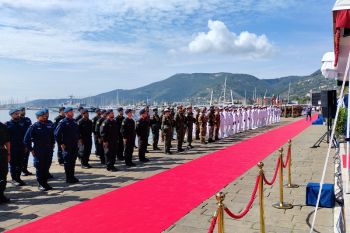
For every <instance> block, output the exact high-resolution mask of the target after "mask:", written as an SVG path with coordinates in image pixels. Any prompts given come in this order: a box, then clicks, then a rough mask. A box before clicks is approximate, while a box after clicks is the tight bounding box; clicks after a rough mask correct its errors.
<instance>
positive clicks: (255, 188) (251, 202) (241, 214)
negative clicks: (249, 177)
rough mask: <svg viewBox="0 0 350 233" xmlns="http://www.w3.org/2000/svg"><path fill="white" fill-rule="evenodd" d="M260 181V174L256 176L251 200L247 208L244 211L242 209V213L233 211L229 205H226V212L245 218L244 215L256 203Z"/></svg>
mask: <svg viewBox="0 0 350 233" xmlns="http://www.w3.org/2000/svg"><path fill="white" fill-rule="evenodd" d="M259 181H260V176H257V177H256V181H255V186H254V189H253V192H252V195H251V197H250V200H249V202H248V204H247V206H246V207H245V209H244V210H243V211H241V213H239V214H235V213H232V212H231V211H230V210H229V209H228V208H227V207H225V212H226V213H227V214H228V215H229V216H230V217H231V218H234V219H240V218H243V217H244V216H245V215H246V214H247V213H248V212H249V210H250V208H251V207H252V205H253V203H254V199H255V195H256V192H257V191H258V187H259Z"/></svg>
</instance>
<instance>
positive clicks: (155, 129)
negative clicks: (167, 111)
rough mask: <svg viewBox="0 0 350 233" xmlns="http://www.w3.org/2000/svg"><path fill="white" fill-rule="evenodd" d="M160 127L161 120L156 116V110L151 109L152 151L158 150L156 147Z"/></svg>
mask: <svg viewBox="0 0 350 233" xmlns="http://www.w3.org/2000/svg"><path fill="white" fill-rule="evenodd" d="M161 125H162V120H161V118H160V117H159V115H158V108H154V109H153V115H152V117H151V129H152V135H153V150H160V149H159V147H158V141H159V130H160V128H161Z"/></svg>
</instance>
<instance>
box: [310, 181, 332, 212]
mask: <svg viewBox="0 0 350 233" xmlns="http://www.w3.org/2000/svg"><path fill="white" fill-rule="evenodd" d="M319 190H320V184H319V183H308V184H307V186H306V205H308V206H316V202H317V196H318V192H319ZM334 205H335V196H334V185H333V184H323V187H322V192H321V198H320V204H319V206H320V207H326V208H333V207H334Z"/></svg>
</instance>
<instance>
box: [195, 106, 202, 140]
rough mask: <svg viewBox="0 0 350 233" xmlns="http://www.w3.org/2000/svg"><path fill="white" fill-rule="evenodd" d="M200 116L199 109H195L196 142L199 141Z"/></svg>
mask: <svg viewBox="0 0 350 233" xmlns="http://www.w3.org/2000/svg"><path fill="white" fill-rule="evenodd" d="M200 114H201V110H200V108H196V116H195V124H196V140H200V137H199V135H200V124H199V116H200Z"/></svg>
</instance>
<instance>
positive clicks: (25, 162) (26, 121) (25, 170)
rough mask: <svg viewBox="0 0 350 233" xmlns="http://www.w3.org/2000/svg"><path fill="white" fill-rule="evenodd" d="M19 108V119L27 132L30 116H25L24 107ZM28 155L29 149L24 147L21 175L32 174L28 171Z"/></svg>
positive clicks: (30, 123)
mask: <svg viewBox="0 0 350 233" xmlns="http://www.w3.org/2000/svg"><path fill="white" fill-rule="evenodd" d="M20 110H21V121H22V122H23V124H24V126H25V128H26V129H25V131H26V132H27V130H28V129H29V127H30V126H31V125H32V121H31V120H30V118H28V117H26V108H25V107H22V108H21V109H20ZM29 155H30V151H29V150H28V149H27V148H26V149H25V152H24V159H23V168H22V175H23V176H31V175H33V173H31V172H30V171H28V161H29Z"/></svg>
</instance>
